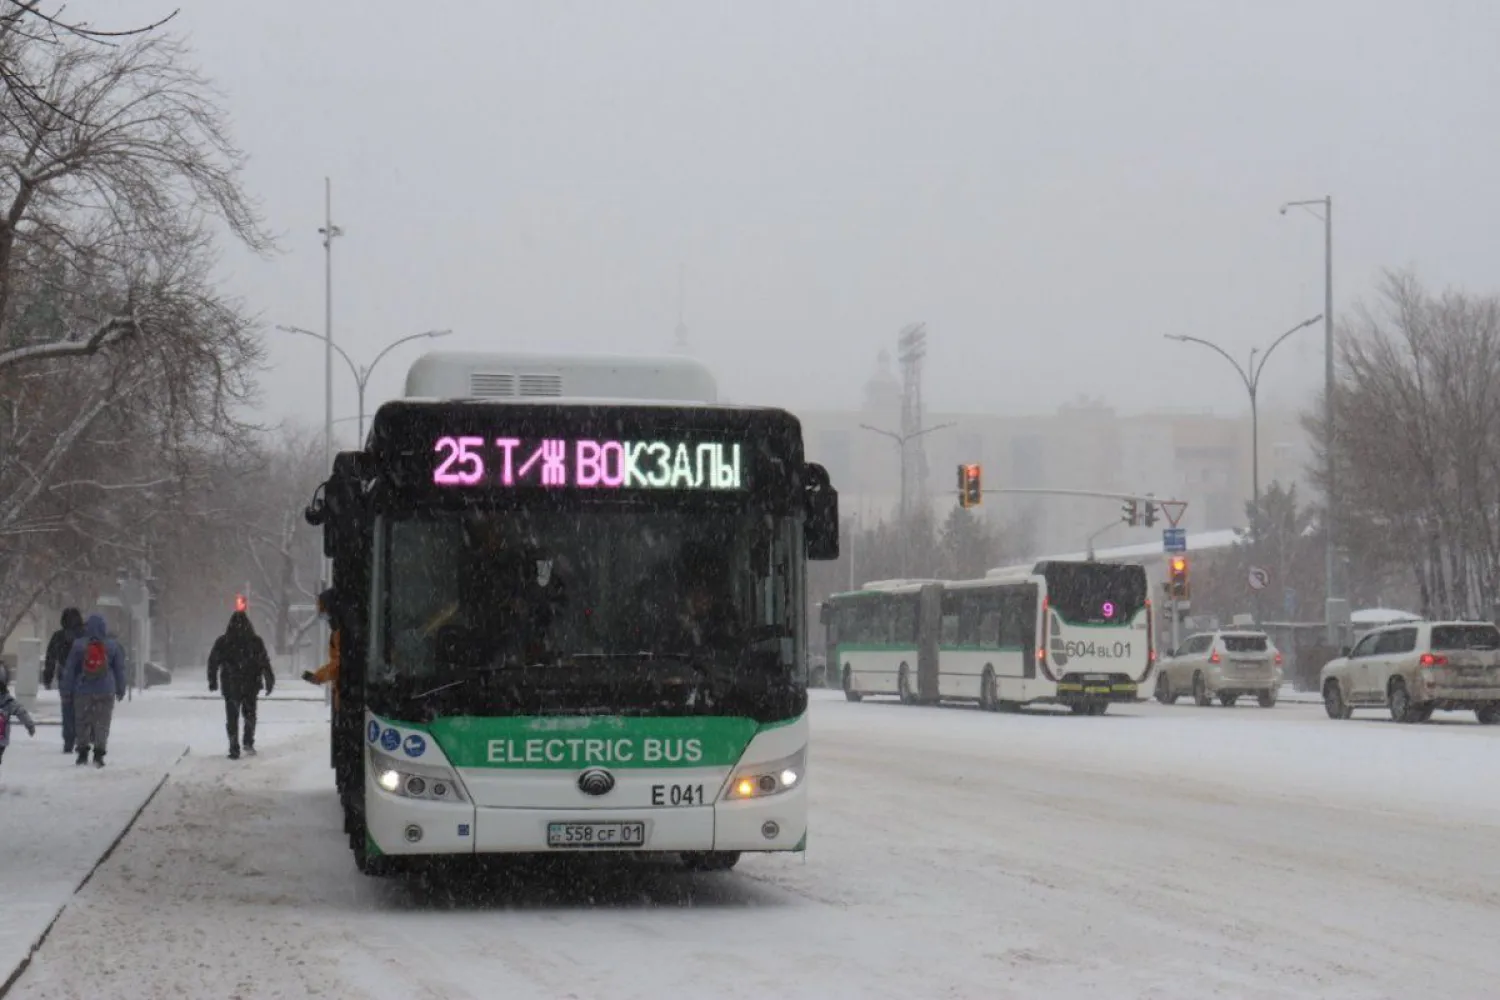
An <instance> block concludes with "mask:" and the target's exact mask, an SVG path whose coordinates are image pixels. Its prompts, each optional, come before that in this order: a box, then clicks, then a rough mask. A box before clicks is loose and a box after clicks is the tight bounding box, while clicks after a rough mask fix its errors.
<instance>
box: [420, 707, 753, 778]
mask: <svg viewBox="0 0 1500 1000" xmlns="http://www.w3.org/2000/svg"><path fill="white" fill-rule="evenodd" d="M398 724H399V725H402V726H406V727H408V728H412V729H422V730H425V731H426V732H428V733H430V734H431V735H432V738H433V740H435V741H436V742H437V745H438V746H439V747H441V748H442V751H443V753H444V754H446V755H447V757H448V760H449V761H451V762H452V763H453V765H454V766H455V767H479V768H496V769H528V770H577V769H578V768H582V767H590V766H599V767H610V768H663V767H727V766H729V765H731V764H734V763H736V762H737V761H738V760H739V759H740V756H741V755H742V754H743V753H744V752H745V747H746V746H748V745H749V743H750V740H751V739H753V738H754V736H755V734H756V733H757V732H759V731H760V730H761V728H762V727H761V726H759V725H758V724H757V723H756V722H755V720H753V719H745V718H740V717H738V716H698V717H691V718H675V717H672V718H660V717H656V718H652V717H647V718H636V717H631V716H618V715H589V716H505V717H498V718H497V717H489V716H453V717H449V718H442V719H436V720H434V721H433V722H430V723H428V724H427V725H425V726H417V725H414V724H410V723H398Z"/></svg>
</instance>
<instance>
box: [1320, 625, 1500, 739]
mask: <svg viewBox="0 0 1500 1000" xmlns="http://www.w3.org/2000/svg"><path fill="white" fill-rule="evenodd" d="M1318 680H1319V687H1320V689H1321V690H1322V692H1323V707H1324V708H1325V709H1326V710H1327V712H1328V717H1329V718H1330V719H1347V718H1349V717H1350V716H1351V715H1353V714H1354V710H1355V709H1357V708H1386V709H1389V710H1390V713H1391V718H1393V719H1395V720H1396V721H1397V722H1426V721H1427V720H1428V719H1430V718H1432V713H1433V712H1434V711H1436V710H1438V709H1442V710H1444V711H1469V712H1473V713H1474V714H1475V715H1476V716H1478V718H1479V721H1480V722H1482V723H1484V724H1486V725H1494V724H1495V723H1497V722H1500V628H1496V627H1495V626H1494V625H1492V624H1490V623H1489V622H1464V621H1446V622H1416V623H1403V624H1400V625H1389V626H1386V627H1385V628H1380V629H1376V630H1374V631H1373V632H1369V633H1366V634H1365V635H1364V637H1362V638H1361V639H1360V640H1359V641H1358V642H1357V643H1355V644H1354V648H1353V649H1348V650H1345V651H1344V655H1343V656H1340V657H1339V658H1338V659H1336V660H1332V661H1330V662H1329V663H1327V664H1325V665H1324V667H1323V670H1322V672H1321V673H1320V674H1319V677H1318Z"/></svg>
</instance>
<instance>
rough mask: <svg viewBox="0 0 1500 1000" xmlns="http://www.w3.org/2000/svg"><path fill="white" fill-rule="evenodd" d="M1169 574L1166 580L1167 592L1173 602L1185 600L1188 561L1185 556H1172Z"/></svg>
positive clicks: (1187, 594)
mask: <svg viewBox="0 0 1500 1000" xmlns="http://www.w3.org/2000/svg"><path fill="white" fill-rule="evenodd" d="M1170 568H1171V573H1170V575H1169V577H1168V580H1167V584H1168V586H1167V592H1168V593H1169V594H1170V595H1171V596H1172V597H1173V599H1175V600H1179V601H1182V600H1186V599H1187V598H1188V596H1189V592H1188V561H1187V558H1186V557H1185V556H1173V557H1172V564H1171V567H1170Z"/></svg>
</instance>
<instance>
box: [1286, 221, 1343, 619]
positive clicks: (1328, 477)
mask: <svg viewBox="0 0 1500 1000" xmlns="http://www.w3.org/2000/svg"><path fill="white" fill-rule="evenodd" d="M1314 206H1317V207H1320V208H1321V209H1322V213H1323V214H1322V216H1321V218H1322V220H1323V477H1324V480H1325V482H1326V486H1327V488H1326V489H1325V490H1324V491H1323V501H1324V508H1325V509H1324V511H1323V540H1324V549H1323V576H1324V579H1325V585H1324V589H1325V594H1324V598H1325V599H1324V605H1323V607H1324V612H1323V616H1324V623H1325V625H1326V627H1327V640H1328V644H1329V645H1331V646H1334V647H1337V646H1338V645H1339V639H1340V635H1339V631H1340V629H1339V625H1338V624H1336V623H1335V620H1334V609H1335V608H1336V607H1337V606H1338V596H1337V595H1338V592H1339V587H1338V581H1337V577H1336V574H1337V572H1338V554H1337V551H1338V547H1337V543H1336V541H1335V537H1334V522H1335V520H1336V516H1335V511H1337V510H1338V479H1337V471H1338V463H1337V461H1336V460H1335V458H1334V414H1333V410H1334V406H1333V384H1334V383H1333V367H1334V366H1333V195H1331V194H1329V195H1324V196H1323V197H1321V198H1308V199H1305V200H1303V201H1289V202H1287V203H1286V204H1284V205H1282V206H1281V214H1282V215H1285V214H1286V210H1287V209H1289V208H1304V209H1307V210H1308V212H1310V213H1311V214H1312V215H1313V216H1315V217H1316V216H1318V212H1317V211H1316V209H1315V208H1314Z"/></svg>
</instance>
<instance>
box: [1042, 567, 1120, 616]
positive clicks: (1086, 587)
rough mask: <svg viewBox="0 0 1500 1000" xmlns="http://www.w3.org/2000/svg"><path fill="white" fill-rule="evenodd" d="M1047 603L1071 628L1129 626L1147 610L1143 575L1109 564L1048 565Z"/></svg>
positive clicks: (1045, 574) (1046, 575)
mask: <svg viewBox="0 0 1500 1000" xmlns="http://www.w3.org/2000/svg"><path fill="white" fill-rule="evenodd" d="M1042 575H1043V576H1044V577H1045V579H1046V581H1047V602H1048V604H1049V605H1050V606H1051V607H1052V608H1054V609H1055V610H1056V611H1057V613H1058V614H1060V615H1062V618H1063V620H1064V621H1066V622H1068V623H1069V624H1073V625H1129V624H1130V623H1131V621H1132V620H1134V618H1135V616H1136V615H1137V614H1139V613H1140V612H1141V609H1142V608H1144V607H1145V606H1146V571H1145V570H1144V569H1143V568H1141V567H1140V566H1128V565H1127V566H1116V565H1113V564H1109V563H1066V562H1052V563H1047V564H1046V567H1045V569H1044V571H1043V574H1042Z"/></svg>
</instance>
